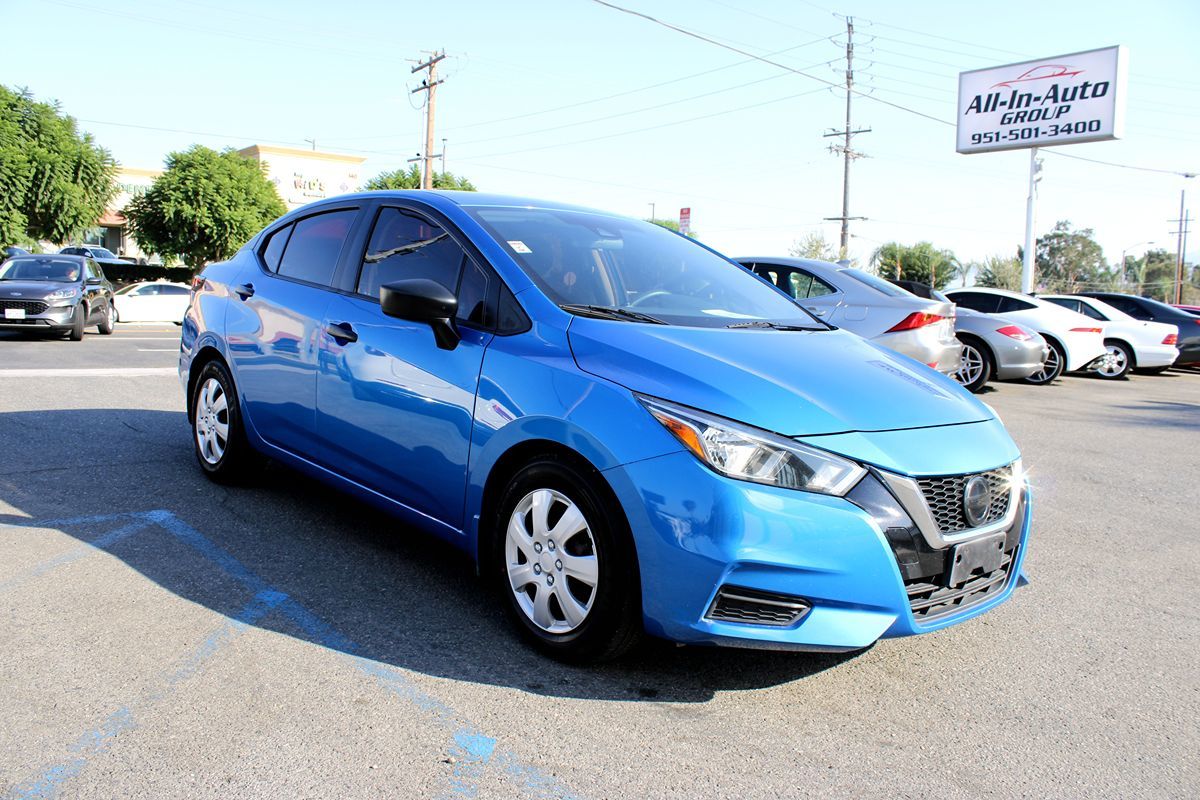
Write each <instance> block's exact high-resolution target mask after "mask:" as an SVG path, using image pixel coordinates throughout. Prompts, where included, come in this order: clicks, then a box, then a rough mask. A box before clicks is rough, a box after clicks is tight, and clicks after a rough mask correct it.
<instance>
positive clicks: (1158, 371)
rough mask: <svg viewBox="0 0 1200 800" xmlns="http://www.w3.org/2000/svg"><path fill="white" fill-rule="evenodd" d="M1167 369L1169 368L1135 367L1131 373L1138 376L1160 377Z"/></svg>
mask: <svg viewBox="0 0 1200 800" xmlns="http://www.w3.org/2000/svg"><path fill="white" fill-rule="evenodd" d="M1169 369H1170V367H1135V368H1134V370H1133V371H1134V372H1136V373H1137V374H1139V375H1162V374H1163V373H1164V372H1166V371H1167V370H1169Z"/></svg>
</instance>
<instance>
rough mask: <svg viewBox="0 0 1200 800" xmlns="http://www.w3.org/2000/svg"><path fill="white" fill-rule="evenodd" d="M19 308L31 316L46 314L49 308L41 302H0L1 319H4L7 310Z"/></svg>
mask: <svg viewBox="0 0 1200 800" xmlns="http://www.w3.org/2000/svg"><path fill="white" fill-rule="evenodd" d="M9 308H19V309H22V310H23V311H24V312H25V313H26V314H28V315H29V316H33V315H34V314H44V313H46V309H47V308H49V306H48V305H47V304H46V303H43V302H42V301H40V300H0V319H2V318H3V317H4V311H5V309H9Z"/></svg>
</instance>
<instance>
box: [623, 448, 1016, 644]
mask: <svg viewBox="0 0 1200 800" xmlns="http://www.w3.org/2000/svg"><path fill="white" fill-rule="evenodd" d="M605 475H606V476H607V477H608V478H609V481H610V484H611V485H612V486H613V488H614V489H615V490H616V492H617V495H618V497H619V499H620V500H621V503H622V505H623V506H624V508H625V510H626V512H627V513H628V515H629V520H630V525H631V528H632V530H633V531H634V540H635V544H636V547H637V551H638V562H639V565H640V568H641V582H642V602H643V614H644V622H645V626H646V629H647V631H648V632H650V633H651V634H654V635H657V636H661V637H664V638H667V639H672V640H674V641H678V642H686V643H697V644H720V645H731V646H739V647H758V648H771V649H786V650H831V651H846V650H856V649H860V648H864V647H868V646H869V645H871V644H872V643H873V642H875V641H876V640H877V639H879V638H881V637H885V636H886V637H891V636H905V635H911V634H916V633H923V632H926V631H931V630H936V629H938V628H943V627H946V626H948V625H953V624H956V623H958V622H962V621H964V620H967V619H970V618H972V617H975V616H978V615H979V614H982V613H984V612H985V611H987V610H989V609H991V608H993V607H995V606H996V605H998V604H1000V603H1002V602H1004V601H1005V600H1006V599H1007V598H1008V597H1009V596H1010V595H1011V594H1012V592H1013V591H1014V590H1015V588H1016V586H1017V584H1018V582H1019V580H1018V578H1019V576H1020V571H1021V567H1022V563H1023V561H1024V556H1025V549H1026V548H1025V543H1026V541H1027V538H1028V534H1029V527H1030V505H1029V503H1028V490H1027V487H1022V488H1021V491H1020V497H1021V503H1022V505H1021V507H1020V510H1019V513H1018V514H1017V515H1016V517H1015V520H1014V522H1013V523H1012V526H1011V527H1012V533H1011V562H1010V563H1009V568H1008V573H1009V574H1008V576H1007V578H1006V580H1005V581H1004V583H1003V585H1002V587H1000V588H998V589H997V590H996V591H994V592H993V593H991V594H989V595H988V596H987V597H986V599H983V600H981V601H980V602H978V603H976V604H975V605H971V606H970V607H969V608H967V609H965V610H962V611H958V612H953V613H946V614H942V615H939V616H937V618H936V619H934V620H932V621H918V619H917V618H916V617H915V616H914V614H913V610H912V605H911V604H910V598H909V595H910V591H912V590H913V581H912V580H911V579H910V580H909V581H908V582H907V583H908V585H907V586H906V581H905V579H904V578H903V577H902V575H901V566H900V565H899V563H898V560H897V552H898V551H896V550H894V549H893V545H892V544H890V543H889V539H888V536H889V535H894V532H892V531H891V529H890V528H889V533H885V531H884V529H883V528H882V527H881V525H880V522H879V521H878V520H877V519H876V518H874V517H873V515H872V513H869V512H868V511H866V510H864V508H862V507H860V506H858V505H855V504H854V503H852V502H850V501H849V500H847V499H844V498H837V497H828V496H825V495H819V494H812V493H807V492H798V491H791V490H786V489H777V488H774V487H769V486H760V485H756V484H752V483H747V482H744V481H734V480H730V479H726V478H723V477H721V476H718V475H716V474H714V473H712V472H711V471H709V470H708V469H707V468H705V467H704V466H703V465H701V464H700V463H698V462H697V461H696V460H695V459H694V458H693V457H692V456H691V455H690V454H688V453H682V452H681V453H675V454H671V455H666V456H660V457H658V458H653V459H648V460H645V461H641V462H636V463H634V464H628V465H625V466H622V467H617V468H614V469H612V470H609V471H607V472H606V473H605ZM885 524H886V523H885ZM947 552H949V551H948V549H947V550H944V551H942V552H941V555H939V556H938V557H939V558H940V557H944V556H945V554H946V553H947ZM723 586H725V587H740V588H742V589H749V590H751V591H752V592H758V593H767V594H769V595H774V596H778V595H784V596H791V597H796V598H802V599H803V600H804V601H805V602H807V603H809V604H811V608H810V609H809V610H808V611H807V613H806V614H804V616H803V617H801V618H800V619H799V620H798V621H797V622H795V623H794V624H792V625H788V626H786V627H772V626H767V625H759V624H747V623H740V622H728V621H719V620H714V619H712V618H711V617H710V616H709V612H710V609H711V608H712V607H713V603H714V599H715V598H716V596H717V592H718V590H719V589H720V588H721V587H723Z"/></svg>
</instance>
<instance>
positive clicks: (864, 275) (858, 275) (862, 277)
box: [838, 269, 913, 297]
mask: <svg viewBox="0 0 1200 800" xmlns="http://www.w3.org/2000/svg"><path fill="white" fill-rule="evenodd" d="M838 271H839V272H841V273H842V274H843V275H848V276H850V277H851V278H854V280H856V281H858V282H859V283H865V284H866V285H867V286H870V287H871V288H872V289H877V290H878V291H881V292H883V293H884V294H886V295H887V296H888V297H912V296H913V293H912V292H910V291H908V290H907V289H901V288H900V287H899V286H897V285H895V284H894V283H888V282H887V281H885V280H884V279H883V278H880V277H879V276H877V275H872V274H870V273H869V272H863V271H862V270H860V269H843V270H838Z"/></svg>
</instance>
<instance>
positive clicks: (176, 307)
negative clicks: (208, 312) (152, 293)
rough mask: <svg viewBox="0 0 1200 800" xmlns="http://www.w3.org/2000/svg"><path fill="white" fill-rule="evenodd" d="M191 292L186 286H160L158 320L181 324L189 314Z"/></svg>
mask: <svg viewBox="0 0 1200 800" xmlns="http://www.w3.org/2000/svg"><path fill="white" fill-rule="evenodd" d="M190 297H191V292H189V291H188V288H187V287H186V286H176V285H175V284H173V283H164V284H160V285H159V287H158V313H159V315H160V316H158V317H157V318H156V319H160V320H168V321H170V322H180V321H182V320H183V317H184V315H185V314H186V313H187V307H188V301H189V299H190Z"/></svg>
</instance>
